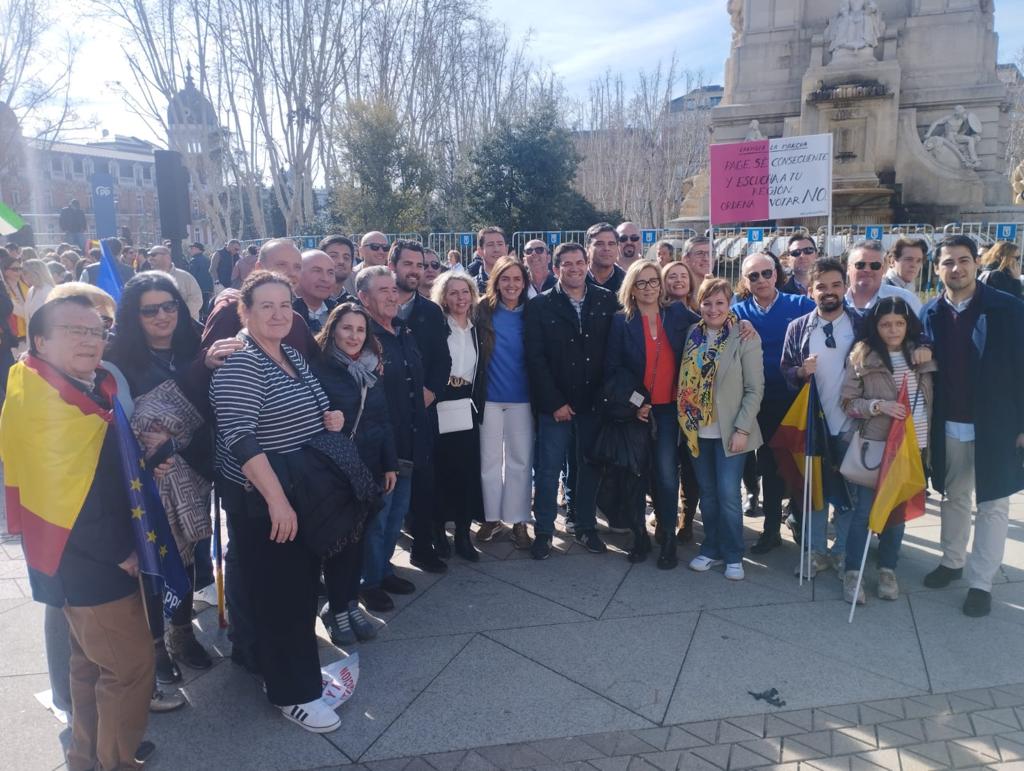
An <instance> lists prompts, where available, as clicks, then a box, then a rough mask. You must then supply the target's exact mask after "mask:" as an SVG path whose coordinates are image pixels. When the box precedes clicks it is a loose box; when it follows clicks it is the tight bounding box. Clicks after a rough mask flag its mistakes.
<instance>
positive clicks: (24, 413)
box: [0, 354, 117, 576]
mask: <svg viewBox="0 0 1024 771" xmlns="http://www.w3.org/2000/svg"><path fill="white" fill-rule="evenodd" d="M116 388H117V386H116V385H115V384H114V379H113V378H106V379H104V380H103V381H102V382H101V384H100V389H101V392H102V393H103V395H104V396H106V397H107V398H108V399H109V401H110V403H113V400H114V398H115V391H116ZM112 420H113V412H112V410H109V409H103V408H102V407H100V406H99V405H98V404H97V403H96V402H94V401H93V400H92V399H90V398H89V397H88V396H87V395H86V394H85V393H83V392H82V391H81V390H80V389H78V388H75V386H74V385H72V384H71V383H70V382H68V380H67V378H65V377H64V375H62V374H61V373H60V372H58V371H57V370H56V369H54V368H53V367H51V366H50V365H49V364H47V363H46V362H45V361H43V360H42V359H39V358H37V357H35V356H33V355H32V354H29V355H28V356H27V357H26V358H25V359H24V361H20V362H18V363H17V364H15V365H14V366H13V367H11V371H10V375H9V377H8V380H7V399H6V401H5V402H4V406H3V412H2V413H0V459H2V460H3V464H4V484H5V487H6V490H5V493H6V500H7V521H8V527H9V528H10V531H11V532H12V533H21V534H22V535H23V538H22V544H23V548H24V550H25V559H26V561H27V562H28V564H29V565H30V566H31V567H33V568H34V569H36V570H38V571H40V572H42V573H45V574H47V575H51V576H52V575H54V574H55V573H56V572H57V568H58V567H59V566H60V560H61V556H62V555H63V554H64V546H65V545H66V544H67V540H68V535H69V534H70V533H71V528H72V527H73V526H74V524H75V520H76V519H77V518H78V513H79V511H81V509H82V505H83V504H84V503H85V498H86V496H87V495H88V494H89V488H90V487H92V482H93V477H95V475H96V466H97V463H98V462H99V457H100V448H101V447H102V446H103V439H104V437H105V436H106V434H107V429H108V428H109V427H110V424H111V421H112Z"/></svg>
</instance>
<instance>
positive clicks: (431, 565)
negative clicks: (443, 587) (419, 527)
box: [409, 553, 448, 573]
mask: <svg viewBox="0 0 1024 771" xmlns="http://www.w3.org/2000/svg"><path fill="white" fill-rule="evenodd" d="M409 563H410V564H411V565H412V566H413V567H417V568H419V569H420V570H422V571H424V572H426V573H445V572H447V571H448V565H446V564H445V561H444V560H443V559H441V558H440V557H438V556H437V555H436V554H433V553H431V554H423V555H419V554H413V555H411V556H410V557H409Z"/></svg>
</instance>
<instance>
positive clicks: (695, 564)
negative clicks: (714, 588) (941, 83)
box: [690, 554, 722, 573]
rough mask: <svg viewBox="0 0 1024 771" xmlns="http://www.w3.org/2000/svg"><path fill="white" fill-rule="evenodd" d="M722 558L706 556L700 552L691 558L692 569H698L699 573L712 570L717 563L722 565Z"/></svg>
mask: <svg viewBox="0 0 1024 771" xmlns="http://www.w3.org/2000/svg"><path fill="white" fill-rule="evenodd" d="M721 564H722V560H713V559H711V557H705V556H703V555H700V554H698V555H697V556H696V557H694V558H693V559H692V560H690V570H696V571H697V572H698V573H704V572H706V571H708V570H711V568H713V567H714V566H715V565H721Z"/></svg>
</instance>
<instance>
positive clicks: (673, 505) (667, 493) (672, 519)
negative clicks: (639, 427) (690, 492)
mask: <svg viewBox="0 0 1024 771" xmlns="http://www.w3.org/2000/svg"><path fill="white" fill-rule="evenodd" d="M651 420H652V421H653V422H654V430H655V437H654V445H653V447H652V451H653V455H652V458H651V460H652V462H651V491H652V492H653V497H654V511H655V513H656V514H657V516H658V524H659V525H661V529H662V530H664V531H665V532H666V533H669V534H671V533H674V532H675V529H676V524H677V522H678V521H679V410H678V408H677V407H676V405H675V404H656V405H654V407H652V408H651Z"/></svg>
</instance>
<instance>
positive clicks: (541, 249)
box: [523, 246, 548, 254]
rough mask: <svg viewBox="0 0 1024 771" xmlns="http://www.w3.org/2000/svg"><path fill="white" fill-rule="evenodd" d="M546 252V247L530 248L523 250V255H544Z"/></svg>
mask: <svg viewBox="0 0 1024 771" xmlns="http://www.w3.org/2000/svg"><path fill="white" fill-rule="evenodd" d="M547 250H548V249H547V247H546V246H530V247H527V248H526V249H523V254H544V253H545V252H546V251H547Z"/></svg>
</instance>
